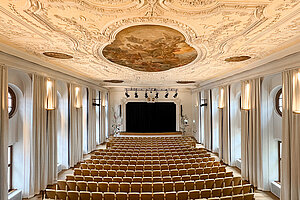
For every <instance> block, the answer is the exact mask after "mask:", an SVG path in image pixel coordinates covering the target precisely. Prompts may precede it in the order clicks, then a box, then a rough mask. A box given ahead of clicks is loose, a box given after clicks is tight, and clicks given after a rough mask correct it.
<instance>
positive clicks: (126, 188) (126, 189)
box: [120, 182, 130, 193]
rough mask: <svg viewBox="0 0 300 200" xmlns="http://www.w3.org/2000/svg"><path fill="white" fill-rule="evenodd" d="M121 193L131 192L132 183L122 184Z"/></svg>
mask: <svg viewBox="0 0 300 200" xmlns="http://www.w3.org/2000/svg"><path fill="white" fill-rule="evenodd" d="M120 192H127V193H128V192H130V183H126V182H125V183H124V182H122V183H120Z"/></svg>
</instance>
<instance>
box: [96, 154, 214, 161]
mask: <svg viewBox="0 0 300 200" xmlns="http://www.w3.org/2000/svg"><path fill="white" fill-rule="evenodd" d="M204 157H210V154H207V153H206V154H185V155H163V156H134V155H132V156H120V155H119V156H108V155H107V156H101V155H100V156H95V158H96V159H100V160H101V159H105V160H176V159H190V158H204Z"/></svg>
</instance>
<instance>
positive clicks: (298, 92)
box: [293, 71, 300, 114]
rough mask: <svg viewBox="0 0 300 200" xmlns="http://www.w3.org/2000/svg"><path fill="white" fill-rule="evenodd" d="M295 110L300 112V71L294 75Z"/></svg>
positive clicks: (297, 112)
mask: <svg viewBox="0 0 300 200" xmlns="http://www.w3.org/2000/svg"><path fill="white" fill-rule="evenodd" d="M293 112H294V113H296V114H300V71H298V72H296V73H295V74H294V77H293Z"/></svg>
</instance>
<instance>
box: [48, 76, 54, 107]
mask: <svg viewBox="0 0 300 200" xmlns="http://www.w3.org/2000/svg"><path fill="white" fill-rule="evenodd" d="M46 90H47V96H46V109H47V110H54V109H55V95H56V92H55V91H54V90H55V89H54V82H53V81H51V80H47V82H46Z"/></svg>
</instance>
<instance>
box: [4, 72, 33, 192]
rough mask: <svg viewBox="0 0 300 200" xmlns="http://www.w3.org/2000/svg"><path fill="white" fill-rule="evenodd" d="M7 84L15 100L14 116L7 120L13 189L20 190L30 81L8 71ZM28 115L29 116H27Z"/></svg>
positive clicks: (22, 75) (26, 76)
mask: <svg viewBox="0 0 300 200" xmlns="http://www.w3.org/2000/svg"><path fill="white" fill-rule="evenodd" d="M8 83H9V86H11V87H12V89H13V90H14V92H15V94H16V98H17V109H16V112H15V114H14V116H13V117H12V118H11V119H10V120H9V137H8V140H9V145H13V160H12V162H13V167H12V170H13V177H12V186H13V188H14V189H19V190H22V189H23V186H24V176H25V174H24V173H25V172H24V151H25V145H24V140H23V139H24V135H23V134H24V132H25V130H27V129H28V125H27V124H26V120H27V119H28V117H29V116H30V113H28V110H30V109H29V108H28V105H27V104H28V102H30V100H29V99H30V98H31V96H30V91H31V79H30V77H29V76H28V75H27V74H26V73H23V72H21V71H18V70H13V69H9V71H8ZM28 115H29V116H28Z"/></svg>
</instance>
